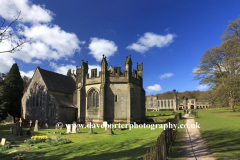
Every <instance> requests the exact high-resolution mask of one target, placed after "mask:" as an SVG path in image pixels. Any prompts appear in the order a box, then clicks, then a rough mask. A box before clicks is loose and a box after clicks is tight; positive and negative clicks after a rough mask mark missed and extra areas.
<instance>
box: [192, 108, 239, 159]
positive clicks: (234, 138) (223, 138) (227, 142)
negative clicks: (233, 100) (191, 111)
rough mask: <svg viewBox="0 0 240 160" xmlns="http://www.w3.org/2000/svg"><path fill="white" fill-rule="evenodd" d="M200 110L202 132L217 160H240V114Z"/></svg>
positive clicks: (224, 110) (197, 120)
mask: <svg viewBox="0 0 240 160" xmlns="http://www.w3.org/2000/svg"><path fill="white" fill-rule="evenodd" d="M228 110H229V108H228V107H226V108H219V109H217V110H198V116H199V118H195V121H196V122H198V123H199V124H200V132H201V134H202V137H203V139H204V141H205V143H206V145H207V147H208V149H209V151H210V152H211V153H212V155H213V156H214V157H215V158H216V159H240V112H228Z"/></svg>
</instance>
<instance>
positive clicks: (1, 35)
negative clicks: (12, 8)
mask: <svg viewBox="0 0 240 160" xmlns="http://www.w3.org/2000/svg"><path fill="white" fill-rule="evenodd" d="M20 14H21V11H20V12H19V14H18V16H17V17H15V19H14V20H13V21H12V22H11V23H10V24H9V25H7V26H5V19H4V20H3V21H1V26H0V43H3V42H4V41H6V40H10V41H11V49H10V50H6V51H0V53H6V52H9V53H14V52H16V51H20V50H21V49H22V45H23V44H24V43H27V42H29V41H30V40H26V38H25V37H23V36H22V37H20V38H18V40H17V41H16V40H14V39H13V36H14V35H16V34H17V33H18V32H20V30H17V31H13V30H12V29H11V26H12V25H13V24H14V23H15V22H16V21H19V20H21V19H20V18H19V17H20Z"/></svg>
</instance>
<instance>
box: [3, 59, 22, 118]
mask: <svg viewBox="0 0 240 160" xmlns="http://www.w3.org/2000/svg"><path fill="white" fill-rule="evenodd" d="M4 83H5V85H6V86H7V87H8V88H9V95H10V101H9V102H8V103H9V109H8V113H9V114H10V115H11V116H13V118H14V122H15V117H18V118H20V117H21V99H22V96H23V79H22V77H21V75H20V72H19V68H18V65H17V63H14V64H13V66H12V68H11V69H10V71H9V73H8V75H7V77H6V80H5V82H4ZM5 102H6V103H7V101H5Z"/></svg>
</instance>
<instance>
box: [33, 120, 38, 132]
mask: <svg viewBox="0 0 240 160" xmlns="http://www.w3.org/2000/svg"><path fill="white" fill-rule="evenodd" d="M34 131H38V120H36V121H35V127H34Z"/></svg>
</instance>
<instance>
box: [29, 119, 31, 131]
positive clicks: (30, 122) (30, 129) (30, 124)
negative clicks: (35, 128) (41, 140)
mask: <svg viewBox="0 0 240 160" xmlns="http://www.w3.org/2000/svg"><path fill="white" fill-rule="evenodd" d="M29 123H30V126H29V130H32V120H30V121H29Z"/></svg>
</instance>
